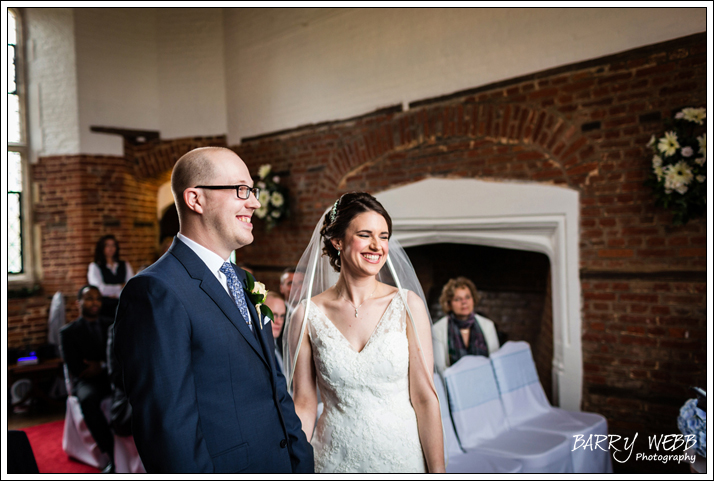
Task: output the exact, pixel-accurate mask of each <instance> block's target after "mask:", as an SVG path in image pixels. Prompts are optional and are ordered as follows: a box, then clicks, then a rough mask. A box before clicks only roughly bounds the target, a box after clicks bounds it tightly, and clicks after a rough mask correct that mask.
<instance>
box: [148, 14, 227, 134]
mask: <svg viewBox="0 0 714 481" xmlns="http://www.w3.org/2000/svg"><path fill="white" fill-rule="evenodd" d="M223 40H224V39H223V10H222V9H220V8H166V9H162V10H160V11H159V12H158V66H159V86H160V88H159V122H160V125H161V136H162V137H163V138H169V139H171V138H179V137H192V136H200V135H223V134H225V133H226V131H227V120H226V112H227V109H226V84H225V70H224V53H223Z"/></svg>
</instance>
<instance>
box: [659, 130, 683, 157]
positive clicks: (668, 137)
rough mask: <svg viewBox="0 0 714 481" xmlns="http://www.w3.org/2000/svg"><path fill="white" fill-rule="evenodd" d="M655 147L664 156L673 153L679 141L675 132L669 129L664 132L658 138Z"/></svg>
mask: <svg viewBox="0 0 714 481" xmlns="http://www.w3.org/2000/svg"><path fill="white" fill-rule="evenodd" d="M657 148H658V149H659V151H660V152H662V153H663V154H664V156H665V157H669V156H670V155H673V154H674V153H675V152H676V151H677V149H678V148H679V142H677V134H676V132H671V131H670V132H667V133H665V134H664V137H662V138H661V139H659V144H658V145H657Z"/></svg>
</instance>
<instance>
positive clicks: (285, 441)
mask: <svg viewBox="0 0 714 481" xmlns="http://www.w3.org/2000/svg"><path fill="white" fill-rule="evenodd" d="M287 445H288V440H287V439H281V440H280V447H281V448H284V447H286V446H287Z"/></svg>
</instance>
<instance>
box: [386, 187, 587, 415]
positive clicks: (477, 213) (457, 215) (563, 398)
mask: <svg viewBox="0 0 714 481" xmlns="http://www.w3.org/2000/svg"><path fill="white" fill-rule="evenodd" d="M427 192H431V193H436V194H431V195H427V194H426V193H427ZM376 197H377V199H378V200H379V201H380V202H381V203H382V204H383V205H384V207H385V208H386V209H387V211H388V212H389V213H390V215H391V217H392V222H393V232H394V234H393V235H394V236H395V238H396V239H397V240H399V242H400V243H401V244H402V245H403V246H404V247H412V246H416V245H423V244H436V243H445V242H451V243H460V244H478V245H486V246H491V247H502V248H509V249H518V250H527V251H534V252H539V253H542V254H545V255H547V256H548V258H549V260H550V265H551V276H552V278H551V282H552V303H553V304H552V311H553V363H552V367H553V368H552V381H553V393H552V395H553V402H554V403H555V404H556V405H559V406H561V407H563V408H565V409H569V410H573V411H577V410H579V409H580V403H581V393H582V383H583V368H582V348H581V343H580V339H581V292H580V278H579V272H578V266H579V259H578V242H579V240H578V237H579V236H578V225H579V219H578V212H579V204H578V199H579V195H578V192H576V191H574V190H571V189H568V188H565V187H558V186H549V185H542V184H528V183H518V182H488V181H481V180H476V179H426V180H423V181H419V182H415V183H413V184H409V185H406V186H402V187H397V188H395V189H389V190H386V191H383V192H381V193H379V194H377V195H376Z"/></svg>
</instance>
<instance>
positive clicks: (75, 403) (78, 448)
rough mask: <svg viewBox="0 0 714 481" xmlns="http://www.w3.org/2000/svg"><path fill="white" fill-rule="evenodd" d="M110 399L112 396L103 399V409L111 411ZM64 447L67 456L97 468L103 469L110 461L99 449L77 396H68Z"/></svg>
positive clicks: (63, 437)
mask: <svg viewBox="0 0 714 481" xmlns="http://www.w3.org/2000/svg"><path fill="white" fill-rule="evenodd" d="M110 401H111V399H110V398H106V399H105V400H103V401H102V411H105V412H107V413H108V412H109V405H110ZM62 449H63V450H64V452H65V453H67V456H70V457H71V458H74V459H76V460H77V461H81V462H83V463H84V464H88V465H89V466H94V467H95V468H99V469H101V468H103V467H104V466H106V465H107V463H108V462H109V457H108V456H107V455H106V454H104V453H102V452H101V451H100V450H99V446H98V445H97V442H96V441H95V440H94V438H93V437H92V433H90V432H89V428H88V427H87V425H86V424H85V422H84V417H83V416H82V408H81V407H80V405H79V400H78V399H77V397H76V396H68V397H67V410H66V413H65V417H64V433H63V435H62Z"/></svg>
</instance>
